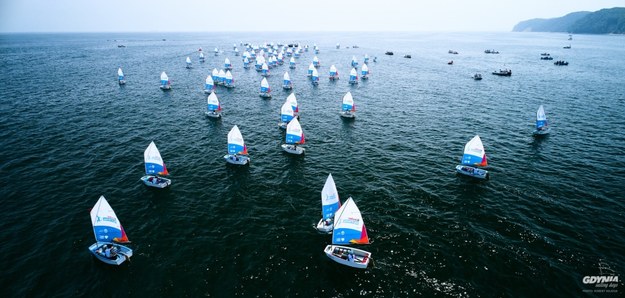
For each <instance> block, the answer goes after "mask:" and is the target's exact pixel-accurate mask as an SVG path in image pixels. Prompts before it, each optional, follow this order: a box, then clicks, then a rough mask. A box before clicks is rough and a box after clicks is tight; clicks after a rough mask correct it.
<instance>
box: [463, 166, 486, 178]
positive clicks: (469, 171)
mask: <svg viewBox="0 0 625 298" xmlns="http://www.w3.org/2000/svg"><path fill="white" fill-rule="evenodd" d="M456 172H457V173H459V174H462V175H466V176H469V177H474V178H478V179H485V180H488V179H490V174H489V173H488V171H487V170H483V169H480V168H475V167H471V166H465V165H457V166H456Z"/></svg>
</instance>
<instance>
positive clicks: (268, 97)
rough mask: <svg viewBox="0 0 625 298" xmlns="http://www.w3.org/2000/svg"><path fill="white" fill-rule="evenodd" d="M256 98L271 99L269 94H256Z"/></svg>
mask: <svg viewBox="0 0 625 298" xmlns="http://www.w3.org/2000/svg"><path fill="white" fill-rule="evenodd" d="M258 96H260V97H262V98H264V99H270V98H271V94H269V93H260V94H258Z"/></svg>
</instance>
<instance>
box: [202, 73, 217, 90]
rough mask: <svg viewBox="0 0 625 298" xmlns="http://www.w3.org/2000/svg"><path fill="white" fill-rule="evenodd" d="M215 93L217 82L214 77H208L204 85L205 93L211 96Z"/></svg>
mask: <svg viewBox="0 0 625 298" xmlns="http://www.w3.org/2000/svg"><path fill="white" fill-rule="evenodd" d="M214 91H215V82H214V81H213V76H211V75H208V76H206V82H205V83H204V93H206V94H210V93H213V92H214Z"/></svg>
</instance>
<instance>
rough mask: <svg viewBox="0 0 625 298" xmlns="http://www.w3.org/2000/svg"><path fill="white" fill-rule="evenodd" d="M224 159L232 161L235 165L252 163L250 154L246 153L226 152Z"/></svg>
mask: <svg viewBox="0 0 625 298" xmlns="http://www.w3.org/2000/svg"><path fill="white" fill-rule="evenodd" d="M224 159H225V160H226V161H227V162H228V163H231V164H233V165H241V166H243V165H246V164H249V163H250V158H249V157H248V156H245V155H233V154H226V155H224Z"/></svg>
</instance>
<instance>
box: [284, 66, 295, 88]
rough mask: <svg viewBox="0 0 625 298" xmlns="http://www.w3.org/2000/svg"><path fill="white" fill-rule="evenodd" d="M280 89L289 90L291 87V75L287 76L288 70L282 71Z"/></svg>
mask: <svg viewBox="0 0 625 298" xmlns="http://www.w3.org/2000/svg"><path fill="white" fill-rule="evenodd" d="M282 89H284V90H291V89H293V83H292V82H291V76H289V72H288V71H285V72H284V77H283V80H282Z"/></svg>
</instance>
